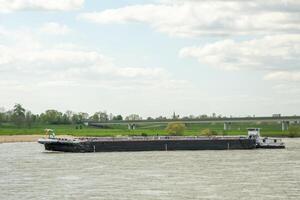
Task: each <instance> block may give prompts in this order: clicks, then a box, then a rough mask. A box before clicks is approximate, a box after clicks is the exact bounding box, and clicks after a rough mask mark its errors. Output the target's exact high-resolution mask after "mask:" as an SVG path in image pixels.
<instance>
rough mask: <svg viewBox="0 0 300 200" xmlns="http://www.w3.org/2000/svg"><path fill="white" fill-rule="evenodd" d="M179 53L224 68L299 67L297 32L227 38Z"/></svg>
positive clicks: (299, 55) (188, 48)
mask: <svg viewBox="0 0 300 200" xmlns="http://www.w3.org/2000/svg"><path fill="white" fill-rule="evenodd" d="M179 54H180V56H181V57H192V58H196V59H197V60H198V61H199V62H200V63H202V64H205V65H208V66H212V67H215V68H221V69H225V70H232V69H245V68H247V69H255V70H277V71H282V70H295V69H299V68H300V66H299V65H300V64H299V63H300V35H297V34H287V35H273V36H266V37H262V38H259V39H252V40H247V41H234V40H232V39H228V40H223V41H218V42H215V43H211V44H207V45H204V46H196V47H186V48H183V49H181V50H180V53H179Z"/></svg>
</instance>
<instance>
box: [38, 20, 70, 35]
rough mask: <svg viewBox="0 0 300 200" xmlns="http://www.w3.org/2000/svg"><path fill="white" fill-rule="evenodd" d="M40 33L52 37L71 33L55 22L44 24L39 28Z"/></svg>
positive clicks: (65, 27) (67, 28)
mask: <svg viewBox="0 0 300 200" xmlns="http://www.w3.org/2000/svg"><path fill="white" fill-rule="evenodd" d="M40 31H42V32H43V33H47V34H53V35H66V34H68V33H70V32H71V29H70V28H69V27H68V26H67V25H64V24H60V23H56V22H48V23H45V24H44V25H43V26H42V27H41V28H40Z"/></svg>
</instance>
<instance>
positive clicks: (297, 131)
mask: <svg viewBox="0 0 300 200" xmlns="http://www.w3.org/2000/svg"><path fill="white" fill-rule="evenodd" d="M288 136H289V137H297V136H300V126H290V127H289V133H288Z"/></svg>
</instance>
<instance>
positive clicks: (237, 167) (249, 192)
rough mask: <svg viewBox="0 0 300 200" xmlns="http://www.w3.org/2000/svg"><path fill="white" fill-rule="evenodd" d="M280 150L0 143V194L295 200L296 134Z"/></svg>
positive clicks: (298, 192) (299, 144)
mask: <svg viewBox="0 0 300 200" xmlns="http://www.w3.org/2000/svg"><path fill="white" fill-rule="evenodd" d="M284 141H285V142H286V145H287V149H278V150H272V149H270V150H264V149H259V150H231V151H174V152H171V151H168V152H165V151H162V152H122V153H118V152H114V153H85V154H82V153H55V152H45V151H44V149H43V146H42V145H39V144H37V143H14V144H13V143H10V144H0V189H1V192H0V199H105V200H109V199H128V200H132V199H143V200H146V199H170V200H174V199H178V200H179V199H180V200H181V199H228V200H229V199H230V200H231V199H297V200H298V199H300V139H285V140H284Z"/></svg>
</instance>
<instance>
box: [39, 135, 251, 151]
mask: <svg viewBox="0 0 300 200" xmlns="http://www.w3.org/2000/svg"><path fill="white" fill-rule="evenodd" d="M254 148H256V142H255V140H253V139H247V138H236V139H201V140H139V141H134V140H133V141H130V140H125V141H83V142H78V143H67V142H66V143H64V142H51V143H45V149H46V150H50V151H63V152H113V151H174V150H229V149H254Z"/></svg>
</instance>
